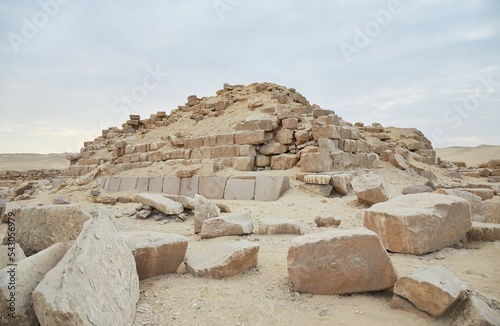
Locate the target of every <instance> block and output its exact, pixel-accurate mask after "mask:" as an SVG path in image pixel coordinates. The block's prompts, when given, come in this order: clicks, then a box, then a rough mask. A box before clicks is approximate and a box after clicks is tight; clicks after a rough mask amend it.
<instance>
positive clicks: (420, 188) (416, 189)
mask: <svg viewBox="0 0 500 326" xmlns="http://www.w3.org/2000/svg"><path fill="white" fill-rule="evenodd" d="M433 191H434V189H432V188H431V187H429V186H426V185H413V186H408V187H405V188H403V195H414V194H421V193H424V192H433Z"/></svg>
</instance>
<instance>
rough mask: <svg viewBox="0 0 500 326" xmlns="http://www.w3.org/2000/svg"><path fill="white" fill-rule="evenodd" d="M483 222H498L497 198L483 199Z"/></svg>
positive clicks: (499, 203) (498, 208) (499, 209)
mask: <svg viewBox="0 0 500 326" xmlns="http://www.w3.org/2000/svg"><path fill="white" fill-rule="evenodd" d="M484 209H485V213H484V215H485V218H486V220H485V222H487V223H497V224H500V201H499V200H485V201H484Z"/></svg>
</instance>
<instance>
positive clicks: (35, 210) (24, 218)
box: [4, 205, 94, 256]
mask: <svg viewBox="0 0 500 326" xmlns="http://www.w3.org/2000/svg"><path fill="white" fill-rule="evenodd" d="M93 210H94V208H93V207H85V208H84V207H80V206H77V205H47V206H36V207H25V208H22V209H21V211H20V212H19V214H18V216H16V219H15V228H16V242H17V243H18V244H19V245H20V246H21V248H23V250H24V252H25V253H26V255H28V256H30V255H32V254H35V253H37V252H40V251H42V250H44V249H47V248H48V247H50V246H52V245H54V244H56V243H58V242H65V241H68V240H75V239H76V238H77V237H78V235H79V234H80V232H81V230H82V228H83V224H84V223H85V222H86V221H87V220H89V219H91V218H92V216H91V214H92V212H93ZM6 236H7V234H6ZM4 244H7V237H5V238H4Z"/></svg>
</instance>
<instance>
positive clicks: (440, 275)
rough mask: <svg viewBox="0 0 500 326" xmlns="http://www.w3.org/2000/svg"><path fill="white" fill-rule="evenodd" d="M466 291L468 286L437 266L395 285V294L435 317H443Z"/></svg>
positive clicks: (403, 278)
mask: <svg viewBox="0 0 500 326" xmlns="http://www.w3.org/2000/svg"><path fill="white" fill-rule="evenodd" d="M466 289H467V284H465V283H464V282H462V281H461V280H459V279H458V278H457V277H456V276H455V275H453V273H452V272H450V271H449V270H448V269H446V268H445V267H443V266H437V265H435V266H432V267H429V268H427V269H425V270H423V271H420V272H417V273H414V274H412V275H409V276H404V277H402V278H400V279H399V280H398V281H397V282H396V284H395V285H394V293H395V294H397V295H399V296H401V297H403V298H405V299H407V300H408V301H410V302H411V303H412V304H414V305H415V307H417V308H418V309H420V310H422V311H425V312H427V313H429V314H430V315H432V316H434V317H439V316H441V315H442V314H443V313H444V312H445V311H446V310H447V309H448V308H449V307H451V306H452V305H453V304H454V303H455V302H456V301H457V300H458V299H459V298H460V296H461V295H462V294H463V292H464V291H465V290H466Z"/></svg>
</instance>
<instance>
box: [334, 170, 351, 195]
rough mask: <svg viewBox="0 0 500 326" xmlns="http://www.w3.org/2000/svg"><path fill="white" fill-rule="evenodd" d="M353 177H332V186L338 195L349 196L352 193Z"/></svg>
mask: <svg viewBox="0 0 500 326" xmlns="http://www.w3.org/2000/svg"><path fill="white" fill-rule="evenodd" d="M352 179H353V177H352V175H351V174H345V173H343V174H334V175H332V185H333V189H334V190H335V192H336V193H338V194H340V195H347V194H349V193H350V192H351V191H352V186H351V182H352Z"/></svg>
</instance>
